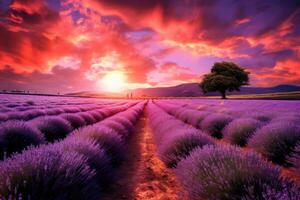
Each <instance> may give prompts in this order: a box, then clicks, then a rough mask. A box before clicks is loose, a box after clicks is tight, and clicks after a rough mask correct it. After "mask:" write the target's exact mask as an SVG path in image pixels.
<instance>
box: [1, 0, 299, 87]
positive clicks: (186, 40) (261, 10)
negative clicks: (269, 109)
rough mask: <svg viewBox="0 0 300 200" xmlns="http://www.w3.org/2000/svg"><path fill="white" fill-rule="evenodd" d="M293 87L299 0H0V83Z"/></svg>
mask: <svg viewBox="0 0 300 200" xmlns="http://www.w3.org/2000/svg"><path fill="white" fill-rule="evenodd" d="M220 61H231V62H235V63H236V64H238V65H240V66H241V67H244V68H246V69H247V70H248V71H249V72H250V73H251V74H250V85H251V86H263V87H269V86H275V85H279V84H296V85H300V1H299V0H263V1H262V0H251V1H249V0H0V89H1V90H3V89H6V90H26V91H27V90H29V91H34V92H46V93H57V92H60V93H68V92H75V91H107V92H120V91H123V90H126V89H134V88H141V87H158V86H171V85H177V84H181V83H186V82H200V81H201V79H202V77H203V75H204V74H205V73H208V72H209V71H210V69H211V67H212V65H213V64H214V63H215V62H220Z"/></svg>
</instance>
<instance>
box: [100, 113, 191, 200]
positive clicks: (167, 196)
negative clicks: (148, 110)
mask: <svg viewBox="0 0 300 200" xmlns="http://www.w3.org/2000/svg"><path fill="white" fill-rule="evenodd" d="M127 145H128V149H127V153H128V154H127V155H128V156H127V159H126V160H125V162H124V163H123V165H122V166H121V168H120V169H119V170H118V174H117V177H116V179H117V180H116V182H115V183H114V184H113V185H112V187H111V188H110V189H109V191H107V192H106V194H105V197H104V198H101V199H105V200H112V199H113V200H117V199H136V200H185V199H187V197H186V193H185V192H184V191H183V189H182V188H181V187H180V185H179V183H178V181H177V180H176V177H175V176H174V174H173V173H172V172H171V171H170V170H168V169H167V168H166V167H165V165H164V164H163V163H162V161H161V160H160V159H159V158H158V156H157V154H156V146H155V144H154V142H153V138H152V133H151V131H150V128H149V125H148V120H147V119H146V118H145V116H143V117H142V118H141V120H140V121H139V123H138V124H137V128H136V130H135V132H134V134H133V135H132V137H131V138H130V139H129V141H128V144H127Z"/></svg>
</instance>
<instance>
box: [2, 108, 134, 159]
mask: <svg viewBox="0 0 300 200" xmlns="http://www.w3.org/2000/svg"><path fill="white" fill-rule="evenodd" d="M134 104H135V103H128V104H125V105H122V106H116V107H111V108H104V109H100V110H95V111H89V112H86V113H84V112H82V113H74V114H64V115H59V116H47V117H39V118H36V119H34V120H31V121H28V122H23V121H7V122H4V123H2V124H0V159H5V158H6V157H9V156H10V155H11V154H13V153H15V152H20V151H22V150H23V149H24V148H26V147H28V146H30V145H34V146H36V145H39V144H43V143H46V142H54V141H55V140H59V139H63V138H65V137H66V136H67V135H68V134H69V133H70V132H71V131H72V130H74V129H77V128H80V127H83V126H86V125H90V124H94V123H97V122H99V121H101V120H103V119H105V118H107V117H110V116H112V115H114V114H116V113H118V112H121V111H124V110H126V109H128V108H129V107H131V106H133V105H134Z"/></svg>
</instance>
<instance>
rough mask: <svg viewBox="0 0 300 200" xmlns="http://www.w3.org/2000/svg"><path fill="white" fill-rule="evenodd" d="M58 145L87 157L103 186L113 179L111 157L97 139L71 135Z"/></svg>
mask: <svg viewBox="0 0 300 200" xmlns="http://www.w3.org/2000/svg"><path fill="white" fill-rule="evenodd" d="M57 145H58V148H62V149H63V150H64V151H74V152H76V153H78V154H80V155H83V156H84V157H85V158H87V162H88V164H89V166H90V167H91V169H94V170H95V172H96V177H97V180H98V182H99V184H100V185H101V186H102V187H106V186H107V185H108V184H109V183H110V182H111V180H112V179H113V172H112V170H111V169H112V167H111V164H110V159H109V157H108V156H107V155H106V153H105V150H104V149H103V148H102V147H100V146H99V145H98V144H96V141H94V140H89V139H86V140H81V139H80V138H76V137H71V138H68V139H67V140H64V141H62V142H60V143H57Z"/></svg>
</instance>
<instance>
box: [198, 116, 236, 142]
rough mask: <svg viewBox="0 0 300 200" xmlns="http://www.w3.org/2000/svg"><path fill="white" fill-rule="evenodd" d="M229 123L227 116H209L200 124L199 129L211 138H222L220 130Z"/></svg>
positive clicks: (229, 119) (229, 118) (230, 119)
mask: <svg viewBox="0 0 300 200" xmlns="http://www.w3.org/2000/svg"><path fill="white" fill-rule="evenodd" d="M231 121H232V118H231V117H230V116H228V115H225V114H211V115H209V116H207V117H206V118H205V119H204V120H203V121H202V122H201V128H202V129H203V130H204V131H205V132H207V133H208V134H209V135H211V136H213V137H216V138H222V129H223V128H224V127H225V126H226V125H227V124H228V123H229V122H231Z"/></svg>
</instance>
